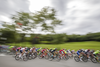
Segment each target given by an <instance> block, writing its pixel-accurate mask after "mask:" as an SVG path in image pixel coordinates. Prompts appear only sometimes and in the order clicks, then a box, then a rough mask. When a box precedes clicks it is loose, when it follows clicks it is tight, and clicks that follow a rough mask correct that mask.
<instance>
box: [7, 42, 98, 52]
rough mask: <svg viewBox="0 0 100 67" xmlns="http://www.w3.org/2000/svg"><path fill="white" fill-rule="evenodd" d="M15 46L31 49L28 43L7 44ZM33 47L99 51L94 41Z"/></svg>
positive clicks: (36, 45)
mask: <svg viewBox="0 0 100 67" xmlns="http://www.w3.org/2000/svg"><path fill="white" fill-rule="evenodd" d="M9 45H15V46H22V47H25V46H27V47H33V46H32V45H31V44H30V43H28V42H24V43H18V44H14V43H13V44H9ZM35 47H43V48H55V47H56V48H58V49H63V48H66V49H71V50H73V49H74V50H78V49H95V50H97V49H99V50H100V42H96V41H87V42H69V43H64V44H35Z"/></svg>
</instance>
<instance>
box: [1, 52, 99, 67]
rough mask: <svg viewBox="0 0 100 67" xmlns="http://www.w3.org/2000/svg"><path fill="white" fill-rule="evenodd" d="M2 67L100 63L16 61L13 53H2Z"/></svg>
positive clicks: (96, 65) (82, 66)
mask: <svg viewBox="0 0 100 67" xmlns="http://www.w3.org/2000/svg"><path fill="white" fill-rule="evenodd" d="M0 67H100V63H92V62H91V61H88V62H75V61H74V60H73V59H69V60H67V61H64V60H61V61H60V62H57V61H49V60H46V59H38V58H36V59H34V60H28V61H16V60H15V59H14V58H13V57H12V55H5V54H0Z"/></svg>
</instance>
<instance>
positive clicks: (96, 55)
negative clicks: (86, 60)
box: [93, 50, 100, 60]
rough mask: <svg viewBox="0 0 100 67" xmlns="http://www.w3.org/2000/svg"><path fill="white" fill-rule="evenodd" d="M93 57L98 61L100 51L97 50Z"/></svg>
mask: <svg viewBox="0 0 100 67" xmlns="http://www.w3.org/2000/svg"><path fill="white" fill-rule="evenodd" d="M93 55H94V56H95V57H96V59H97V60H98V56H100V51H99V50H97V51H95V52H94V53H93Z"/></svg>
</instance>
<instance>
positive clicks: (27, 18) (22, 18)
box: [12, 7, 62, 32]
mask: <svg viewBox="0 0 100 67" xmlns="http://www.w3.org/2000/svg"><path fill="white" fill-rule="evenodd" d="M12 19H13V20H14V21H15V23H22V24H23V26H26V28H27V29H26V28H25V29H24V28H23V29H22V30H23V31H25V30H30V29H32V28H35V29H36V28H38V27H40V26H41V27H42V28H41V31H47V32H54V26H56V25H61V22H62V21H61V20H59V19H57V18H56V10H55V9H54V8H51V7H43V8H42V9H41V11H36V12H35V13H26V12H17V13H16V15H13V16H12ZM47 20H51V23H50V25H48V23H47V22H46V21H47ZM39 24H40V25H39Z"/></svg>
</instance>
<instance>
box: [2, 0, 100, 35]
mask: <svg viewBox="0 0 100 67" xmlns="http://www.w3.org/2000/svg"><path fill="white" fill-rule="evenodd" d="M44 6H50V7H53V8H55V10H56V11H57V17H58V18H59V19H61V20H62V24H63V25H62V26H57V27H56V28H55V32H56V33H66V34H81V35H84V34H87V33H89V32H92V33H95V32H100V0H0V21H6V22H9V23H11V19H10V17H11V15H12V14H15V13H16V11H24V12H35V11H39V10H41V9H42V8H43V7H44ZM1 24H2V23H1V22H0V27H2V25H1ZM35 33H42V34H44V32H40V30H39V29H38V30H35Z"/></svg>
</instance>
